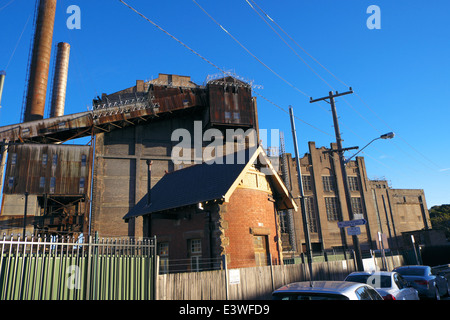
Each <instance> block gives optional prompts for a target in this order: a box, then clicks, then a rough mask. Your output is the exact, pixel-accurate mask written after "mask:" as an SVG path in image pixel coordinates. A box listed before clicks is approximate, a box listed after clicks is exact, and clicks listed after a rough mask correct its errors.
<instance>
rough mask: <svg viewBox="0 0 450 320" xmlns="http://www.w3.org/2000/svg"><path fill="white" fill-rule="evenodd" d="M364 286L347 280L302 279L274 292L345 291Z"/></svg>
mask: <svg viewBox="0 0 450 320" xmlns="http://www.w3.org/2000/svg"><path fill="white" fill-rule="evenodd" d="M361 286H364V284H362V283H357V282H349V281H312V282H310V281H302V282H293V283H290V284H288V285H285V286H283V287H281V288H279V289H277V290H275V291H274V293H275V292H299V291H301V292H322V293H345V292H347V291H351V290H353V289H356V288H359V287H361Z"/></svg>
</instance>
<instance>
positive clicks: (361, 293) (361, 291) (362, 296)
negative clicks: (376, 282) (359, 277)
mask: <svg viewBox="0 0 450 320" xmlns="http://www.w3.org/2000/svg"><path fill="white" fill-rule="evenodd" d="M355 294H356V296H357V297H358V300H372V296H371V295H370V293H369V290H367V287H359V288H358V289H356V291H355Z"/></svg>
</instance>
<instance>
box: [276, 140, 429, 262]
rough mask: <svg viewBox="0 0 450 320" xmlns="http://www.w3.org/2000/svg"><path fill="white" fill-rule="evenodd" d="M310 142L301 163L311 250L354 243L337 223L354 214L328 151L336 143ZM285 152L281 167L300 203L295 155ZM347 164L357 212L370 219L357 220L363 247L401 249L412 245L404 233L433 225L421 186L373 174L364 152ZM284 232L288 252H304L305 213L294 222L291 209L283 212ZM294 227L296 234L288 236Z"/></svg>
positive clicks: (353, 204)
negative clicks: (401, 185) (403, 185)
mask: <svg viewBox="0 0 450 320" xmlns="http://www.w3.org/2000/svg"><path fill="white" fill-rule="evenodd" d="M308 145H309V152H308V153H307V154H305V155H304V156H303V157H302V158H301V159H300V166H301V175H302V182H303V190H304V196H305V208H306V211H307V217H308V230H309V233H310V238H311V247H312V250H313V251H317V252H321V251H324V250H328V251H332V250H343V249H348V248H351V247H352V245H353V244H352V237H351V236H349V235H348V234H347V233H346V232H345V229H343V228H339V227H338V224H337V223H338V222H339V221H348V220H351V219H350V217H349V215H348V210H347V203H346V201H345V190H344V184H343V180H342V179H343V178H342V177H343V176H342V173H341V167H340V165H339V159H338V157H333V155H332V154H331V153H330V150H333V149H334V150H336V144H334V143H332V144H331V145H330V148H325V147H321V148H316V145H315V143H314V142H309V144H308ZM282 157H284V158H285V161H284V162H283V161H282V163H284V164H285V165H286V169H285V170H283V171H284V172H287V175H286V177H285V178H287V179H288V184H289V185H290V186H292V188H291V190H290V191H291V192H292V195H293V197H294V198H295V199H296V201H297V204H298V205H299V204H300V201H299V199H298V198H299V195H300V192H299V187H298V183H297V174H298V171H297V166H296V162H295V159H294V158H292V156H291V155H290V154H288V153H286V154H284V155H282ZM346 170H347V176H348V185H349V189H350V194H351V205H352V209H353V213H354V214H355V215H357V216H358V217H360V218H362V219H365V220H366V221H367V224H366V225H363V226H359V227H360V229H361V234H360V235H358V238H359V242H360V245H361V249H362V250H363V251H369V250H377V249H402V248H404V247H406V246H409V245H410V244H409V243H405V242H404V238H403V236H402V233H405V232H410V231H413V230H429V229H431V222H430V216H429V213H428V210H427V205H426V201H425V194H424V191H423V190H422V189H393V188H391V186H390V185H389V183H388V181H386V180H370V179H369V178H368V174H367V171H366V166H365V162H364V158H363V157H356V159H355V160H353V161H349V162H348V163H347V164H346ZM282 232H283V233H284V236H283V240H284V241H283V245H284V250H285V253H286V254H288V253H289V252H291V255H296V254H298V252H305V250H306V248H305V235H304V232H303V224H302V220H301V216H299V215H294V219H293V222H291V223H290V222H289V219H288V214H287V212H285V213H283V214H282ZM290 233H293V234H294V236H292V235H291V237H289V234H290ZM380 236H381V241H380ZM293 248H296V250H293Z"/></svg>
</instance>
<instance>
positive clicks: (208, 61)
mask: <svg viewBox="0 0 450 320" xmlns="http://www.w3.org/2000/svg"><path fill="white" fill-rule="evenodd" d="M119 1H120V2H121V3H122V4H124V5H125V6H126V7H128V8H129V9H130V10H132V11H133V12H135V13H136V14H138V15H139V16H141V17H142V18H144V19H145V20H147V21H148V22H150V23H151V24H152V25H153V26H155V27H156V28H157V29H159V30H160V31H162V32H164V33H165V34H166V35H168V36H169V37H170V38H172V39H174V40H175V41H177V42H178V43H179V44H181V45H182V46H183V47H185V48H186V49H188V50H189V51H191V52H192V53H194V54H195V55H196V56H198V57H199V58H201V59H202V60H203V61H205V62H207V63H208V64H210V65H211V66H213V67H214V68H216V69H217V70H219V71H220V72H221V73H223V74H224V75H229V76H232V75H231V74H230V72H227V71H225V70H223V69H222V68H220V67H219V66H217V65H216V64H214V63H213V62H212V61H210V60H209V59H207V58H205V57H203V56H202V55H201V54H199V53H198V52H197V51H195V50H194V49H192V48H191V47H189V46H188V45H186V44H185V43H184V42H182V41H181V40H179V39H178V38H176V37H175V36H173V35H172V34H170V33H169V32H168V31H166V30H165V29H163V28H162V27H161V26H159V25H158V24H156V23H155V22H153V21H152V20H150V19H149V18H147V17H146V16H145V15H144V14H142V13H140V12H139V11H137V10H136V9H135V8H133V7H132V6H130V5H129V4H127V3H125V2H124V1H123V0H119ZM253 92H254V93H255V94H257V95H258V96H260V97H261V98H263V99H264V100H266V101H267V102H269V103H270V104H272V105H274V106H276V107H277V108H279V109H280V110H282V111H283V112H286V113H287V114H289V113H288V112H287V111H286V110H284V109H283V108H282V107H280V106H278V105H277V104H275V103H274V102H272V101H270V100H269V99H267V98H265V97H264V96H262V95H261V94H260V93H258V92H256V91H254V90H253ZM295 118H296V119H297V120H299V121H301V122H303V123H305V124H307V125H308V126H310V127H312V128H314V129H316V130H318V131H320V132H322V133H324V134H326V135H329V136H331V135H330V134H329V133H327V132H325V131H323V130H321V129H319V128H317V127H315V126H313V125H312V124H310V123H308V122H306V121H304V120H302V119H300V118H298V117H295Z"/></svg>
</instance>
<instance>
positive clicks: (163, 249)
mask: <svg viewBox="0 0 450 320" xmlns="http://www.w3.org/2000/svg"><path fill="white" fill-rule="evenodd" d="M158 254H159V272H160V273H168V272H169V243H168V242H160V243H158Z"/></svg>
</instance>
